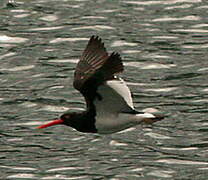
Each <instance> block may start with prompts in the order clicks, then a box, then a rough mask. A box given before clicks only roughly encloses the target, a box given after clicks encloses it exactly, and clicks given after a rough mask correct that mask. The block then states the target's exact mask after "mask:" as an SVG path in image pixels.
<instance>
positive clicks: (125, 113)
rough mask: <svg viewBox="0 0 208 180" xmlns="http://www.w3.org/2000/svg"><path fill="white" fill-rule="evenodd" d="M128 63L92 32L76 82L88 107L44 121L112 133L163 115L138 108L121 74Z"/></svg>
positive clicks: (94, 131) (151, 121) (157, 119)
mask: <svg viewBox="0 0 208 180" xmlns="http://www.w3.org/2000/svg"><path fill="white" fill-rule="evenodd" d="M123 70H124V66H123V63H122V59H121V57H120V55H119V54H118V53H115V52H113V53H111V54H110V55H109V54H108V53H107V51H106V49H105V47H104V43H102V40H101V38H99V37H98V36H92V37H91V38H90V40H89V42H88V44H87V46H86V48H85V50H84V52H83V54H82V56H81V58H80V60H79V62H78V64H77V66H76V69H75V72H74V82H73V86H74V88H75V89H77V90H78V91H80V93H81V94H82V95H83V96H84V98H85V101H86V110H85V111H81V112H68V113H65V114H63V115H62V116H61V117H60V118H59V119H57V120H54V121H52V122H49V123H47V124H44V125H41V126H39V127H38V128H39V129H41V128H46V127H49V126H54V125H59V124H62V125H67V126H70V127H72V128H74V129H76V130H77V131H80V132H84V133H99V134H111V133H115V132H118V131H121V130H124V129H127V128H130V127H132V126H135V125H138V124H143V123H148V124H149V123H153V122H156V121H159V120H161V119H163V118H164V117H163V116H156V115H154V114H152V113H149V112H140V111H137V110H135V109H134V106H133V101H132V97H131V92H130V90H129V88H128V87H127V85H126V83H125V82H124V80H122V79H121V78H119V77H118V74H119V73H122V72H123Z"/></svg>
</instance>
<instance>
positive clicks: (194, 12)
mask: <svg viewBox="0 0 208 180" xmlns="http://www.w3.org/2000/svg"><path fill="white" fill-rule="evenodd" d="M6 4H7V2H6V0H4V1H2V2H1V4H0V84H1V85H0V114H1V116H0V120H1V122H2V123H1V127H0V136H1V139H0V140H1V141H0V145H1V146H0V152H1V154H0V158H1V161H0V168H1V172H0V177H1V179H111V180H120V179H144V180H149V179H158V180H159V179H171V180H172V179H194V180H197V179H200V180H203V179H204V180H205V179H207V176H208V160H207V156H208V138H207V131H208V122H207V115H206V114H207V111H208V110H207V107H208V88H207V85H208V81H207V78H208V76H207V72H208V61H207V57H208V51H207V48H208V39H207V33H208V23H207V22H208V21H207V8H208V6H207V3H206V1H203V0H180V1H179V0H145V1H142V0H139V1H133V0H117V1H89V0H73V1H70V0H59V1H58V0H36V1H31V0H27V1H24V0H18V1H16V4H15V6H8V5H6ZM91 35H99V36H100V37H102V39H103V41H104V42H105V45H106V47H107V49H108V51H109V52H112V51H117V52H119V53H120V54H121V56H122V58H123V61H124V64H125V72H124V74H122V77H123V78H124V79H125V80H126V81H127V84H128V85H129V87H130V88H131V91H132V93H133V98H134V103H135V107H136V108H137V109H143V108H149V107H155V108H158V109H160V110H162V111H164V112H165V113H167V114H169V116H168V117H167V118H166V119H165V120H164V121H161V122H158V123H156V124H154V125H153V126H143V127H140V126H138V127H135V128H130V129H128V131H125V132H122V133H116V134H113V135H109V136H100V135H93V134H82V133H79V132H76V131H74V130H73V129H71V128H68V127H62V126H57V127H51V128H48V129H43V130H37V129H35V127H36V126H38V125H39V124H41V123H45V122H47V121H50V120H52V119H54V118H57V117H58V116H59V115H60V114H62V113H63V112H65V111H67V110H69V109H72V108H84V107H85V104H84V100H83V97H82V96H81V95H80V94H79V92H77V91H76V90H75V89H74V88H73V87H72V81H73V72H74V68H75V66H76V63H77V61H78V59H79V57H80V55H81V53H82V51H83V49H84V47H85V45H86V43H87V41H88V39H89V38H90V36H91Z"/></svg>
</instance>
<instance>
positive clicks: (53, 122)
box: [37, 119, 64, 129]
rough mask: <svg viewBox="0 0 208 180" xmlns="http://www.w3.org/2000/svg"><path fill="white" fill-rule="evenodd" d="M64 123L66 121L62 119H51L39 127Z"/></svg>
mask: <svg viewBox="0 0 208 180" xmlns="http://www.w3.org/2000/svg"><path fill="white" fill-rule="evenodd" d="M63 123H64V121H63V120H62V119H57V120H54V121H51V122H49V123H47V124H43V125H41V126H38V127H37V129H42V128H47V127H49V126H54V125H58V124H63Z"/></svg>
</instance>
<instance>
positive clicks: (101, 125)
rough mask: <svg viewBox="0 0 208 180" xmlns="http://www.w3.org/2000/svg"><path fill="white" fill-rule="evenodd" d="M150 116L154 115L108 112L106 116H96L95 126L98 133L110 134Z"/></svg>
mask: <svg viewBox="0 0 208 180" xmlns="http://www.w3.org/2000/svg"><path fill="white" fill-rule="evenodd" d="M152 117H154V116H153V115H152V114H149V113H145V114H141V115H140V114H138V115H132V114H126V113H119V114H108V115H107V116H104V115H100V116H99V115H98V116H96V123H95V126H96V129H97V130H98V133H100V134H111V133H115V132H118V131H122V130H124V129H127V128H130V127H132V126H135V125H137V124H140V123H141V122H142V120H143V119H145V118H152Z"/></svg>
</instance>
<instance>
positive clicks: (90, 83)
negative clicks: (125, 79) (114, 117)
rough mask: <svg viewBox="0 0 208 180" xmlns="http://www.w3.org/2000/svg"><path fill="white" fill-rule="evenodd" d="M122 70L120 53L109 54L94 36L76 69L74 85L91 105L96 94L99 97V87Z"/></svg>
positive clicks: (88, 104)
mask: <svg viewBox="0 0 208 180" xmlns="http://www.w3.org/2000/svg"><path fill="white" fill-rule="evenodd" d="M122 71H123V64H122V60H121V58H120V55H119V54H118V53H112V54H111V55H110V56H109V55H108V53H107V51H106V49H105V47H104V43H102V41H101V39H100V38H99V37H94V36H92V37H91V38H90V40H89V42H88V44H87V47H86V49H85V50H84V52H83V54H82V56H81V58H80V61H79V62H78V64H77V67H76V69H75V73H74V83H73V85H74V87H75V89H77V90H79V91H80V92H81V93H82V94H83V96H84V97H85V99H86V102H87V107H89V106H90V104H91V103H92V101H93V100H94V98H95V97H96V96H97V97H98V98H99V95H98V94H97V92H96V91H97V87H98V86H99V85H101V84H103V82H105V81H107V80H111V79H114V74H116V73H119V72H122Z"/></svg>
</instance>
